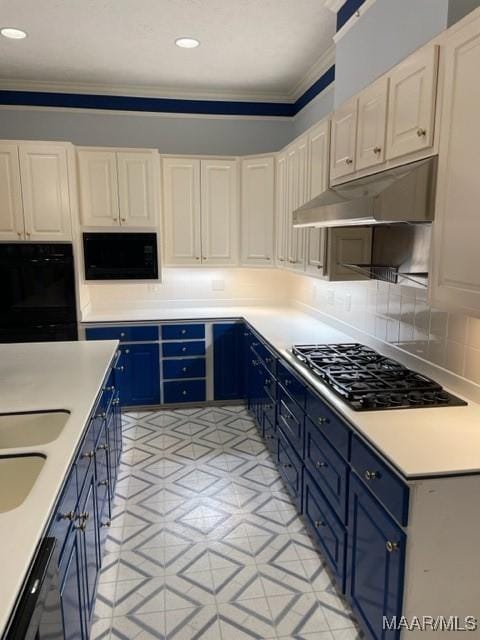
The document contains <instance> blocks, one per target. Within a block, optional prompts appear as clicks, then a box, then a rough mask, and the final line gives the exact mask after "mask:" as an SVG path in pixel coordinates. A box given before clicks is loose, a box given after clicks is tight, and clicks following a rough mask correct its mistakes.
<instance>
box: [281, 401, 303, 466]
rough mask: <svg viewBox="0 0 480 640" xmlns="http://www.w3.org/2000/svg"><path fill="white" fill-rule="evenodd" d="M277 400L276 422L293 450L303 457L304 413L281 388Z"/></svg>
mask: <svg viewBox="0 0 480 640" xmlns="http://www.w3.org/2000/svg"><path fill="white" fill-rule="evenodd" d="M278 400H279V402H278V423H279V425H280V427H281V429H282V431H283V433H284V434H285V435H286V436H287V438H288V440H289V441H290V444H291V446H292V447H293V448H294V450H295V452H296V453H297V454H298V455H299V456H300V457H303V441H304V437H303V435H304V421H305V415H304V413H303V411H302V410H301V409H300V407H299V406H298V405H297V404H296V403H295V402H294V401H293V400H292V399H291V398H290V396H289V395H288V394H287V393H285V391H283V389H280V392H279V394H278Z"/></svg>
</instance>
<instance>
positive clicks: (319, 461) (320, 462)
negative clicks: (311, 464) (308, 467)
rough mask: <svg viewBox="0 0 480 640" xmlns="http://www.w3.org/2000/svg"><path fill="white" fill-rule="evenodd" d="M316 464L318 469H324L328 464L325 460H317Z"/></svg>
mask: <svg viewBox="0 0 480 640" xmlns="http://www.w3.org/2000/svg"><path fill="white" fill-rule="evenodd" d="M315 466H316V467H317V469H324V468H325V467H326V466H327V463H326V462H323V460H317V462H316V464H315Z"/></svg>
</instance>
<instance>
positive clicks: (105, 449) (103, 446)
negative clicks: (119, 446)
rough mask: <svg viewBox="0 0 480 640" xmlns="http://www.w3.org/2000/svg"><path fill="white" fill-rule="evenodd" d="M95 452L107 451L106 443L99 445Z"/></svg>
mask: <svg viewBox="0 0 480 640" xmlns="http://www.w3.org/2000/svg"><path fill="white" fill-rule="evenodd" d="M97 451H108V444H107V443H106V442H105V443H104V444H99V445H98V447H97Z"/></svg>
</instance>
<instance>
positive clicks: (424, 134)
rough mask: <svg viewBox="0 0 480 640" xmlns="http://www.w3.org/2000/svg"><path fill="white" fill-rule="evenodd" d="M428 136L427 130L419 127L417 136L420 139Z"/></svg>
mask: <svg viewBox="0 0 480 640" xmlns="http://www.w3.org/2000/svg"><path fill="white" fill-rule="evenodd" d="M426 135H427V130H426V129H422V128H421V127H419V128H418V129H417V136H418V137H419V138H422V137H423V136H426Z"/></svg>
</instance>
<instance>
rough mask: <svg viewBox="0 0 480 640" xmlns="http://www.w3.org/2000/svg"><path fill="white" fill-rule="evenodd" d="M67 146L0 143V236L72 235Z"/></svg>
mask: <svg viewBox="0 0 480 640" xmlns="http://www.w3.org/2000/svg"><path fill="white" fill-rule="evenodd" d="M69 146H70V145H68V144H53V143H49V142H31V143H30V142H28V143H27V142H26V143H12V142H1V143H0V240H35V241H42V240H48V241H50V240H53V241H55V240H59V241H70V240H71V239H72V223H71V209H70V205H71V203H70V189H69V154H68V148H69Z"/></svg>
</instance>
